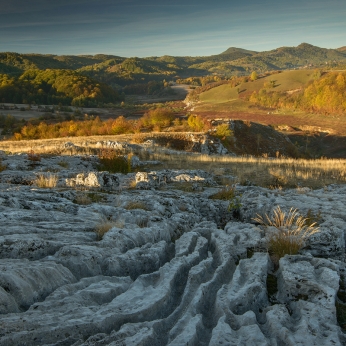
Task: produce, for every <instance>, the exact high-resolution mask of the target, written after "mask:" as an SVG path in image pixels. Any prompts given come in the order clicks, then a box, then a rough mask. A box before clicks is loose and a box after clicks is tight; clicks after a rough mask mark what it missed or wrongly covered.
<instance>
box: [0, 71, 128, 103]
mask: <svg viewBox="0 0 346 346" xmlns="http://www.w3.org/2000/svg"><path fill="white" fill-rule="evenodd" d="M122 100H123V97H122V96H121V95H120V94H119V92H117V91H116V90H114V89H112V88H111V87H110V86H108V85H106V84H104V83H100V82H98V81H96V80H93V79H91V78H90V77H87V76H82V75H80V74H79V73H77V72H75V71H72V70H55V69H47V70H44V71H43V70H37V69H35V70H27V71H25V72H24V73H22V74H21V75H20V76H10V75H7V74H2V75H0V101H1V102H8V103H29V104H33V103H36V104H62V105H72V106H78V107H97V106H102V105H103V104H106V103H116V102H120V101H122Z"/></svg>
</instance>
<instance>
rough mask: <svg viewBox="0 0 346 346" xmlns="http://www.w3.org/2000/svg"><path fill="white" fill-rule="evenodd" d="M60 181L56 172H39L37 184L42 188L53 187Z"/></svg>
mask: <svg viewBox="0 0 346 346" xmlns="http://www.w3.org/2000/svg"><path fill="white" fill-rule="evenodd" d="M57 183H58V176H57V175H55V174H38V175H37V178H36V180H35V185H36V186H37V187H41V188H53V187H56V185H57Z"/></svg>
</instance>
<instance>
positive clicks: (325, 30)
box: [0, 0, 346, 57]
mask: <svg viewBox="0 0 346 346" xmlns="http://www.w3.org/2000/svg"><path fill="white" fill-rule="evenodd" d="M302 42H306V43H310V44H312V45H315V46H319V47H323V48H339V47H342V46H346V1H345V0H323V1H322V0H290V1H287V0H260V1H258V0H247V1H246V0H238V1H234V0H208V1H207V0H161V1H160V0H156V1H154V0H0V51H1V52H5V51H7V52H18V53H42V54H57V55H66V54H68V55H78V54H100V53H102V54H112V55H118V56H124V57H134V56H137V57H148V56H162V55H175V56H187V55H189V56H206V55H212V54H219V53H221V52H223V51H225V50H226V49H227V48H229V47H238V48H244V49H249V50H254V51H266V50H271V49H275V48H278V47H282V46H297V45H299V44H300V43H302Z"/></svg>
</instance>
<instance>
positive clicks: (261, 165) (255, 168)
mask: <svg viewBox="0 0 346 346" xmlns="http://www.w3.org/2000/svg"><path fill="white" fill-rule="evenodd" d="M156 136H161V134H156ZM132 137H133V135H120V136H107V137H98V136H93V137H77V138H59V139H56V140H51V139H47V140H35V141H19V142H18V141H16V142H10V141H7V142H1V145H0V150H4V151H7V152H13V153H16V152H17V153H18V152H22V153H28V152H30V150H33V152H35V154H38V153H46V154H48V153H50V155H58V154H62V152H61V150H57V149H58V148H61V145H62V144H63V143H66V141H71V142H73V143H74V144H75V145H77V146H81V147H82V150H81V151H80V150H73V149H71V150H69V149H68V150H66V151H65V152H64V153H63V154H65V155H88V154H95V153H96V152H97V150H96V151H95V148H96V147H97V145H96V143H97V142H98V141H100V140H113V141H119V142H124V141H126V142H131V140H132ZM135 154H136V155H138V156H139V157H140V158H142V159H143V160H158V161H160V162H161V164H160V165H153V166H147V167H143V168H141V170H149V171H150V170H160V169H202V170H205V171H208V172H211V173H213V174H214V175H215V176H216V179H217V181H218V182H219V184H220V185H231V184H234V183H240V184H249V183H250V182H251V183H252V184H255V185H259V186H264V187H269V188H272V189H277V190H280V189H284V188H297V189H298V190H299V189H300V188H302V187H309V188H313V189H315V188H321V187H323V186H326V185H328V184H345V183H346V160H345V159H329V160H327V159H315V160H304V159H292V158H284V157H279V158H267V157H253V156H238V157H232V156H225V155H223V156H218V155H212V156H208V155H202V154H197V153H187V152H181V153H179V154H172V152H171V151H167V150H163V149H162V148H160V147H150V150H136V152H135ZM3 168H4V169H6V167H3Z"/></svg>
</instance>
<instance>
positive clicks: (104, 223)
mask: <svg viewBox="0 0 346 346" xmlns="http://www.w3.org/2000/svg"><path fill="white" fill-rule="evenodd" d="M115 226H116V224H115V223H114V222H113V221H110V220H107V219H106V218H101V219H100V221H99V222H98V224H97V225H96V227H95V233H96V235H97V239H98V240H102V238H103V236H104V235H105V234H106V233H107V232H108V231H109V230H110V229H111V228H113V227H115Z"/></svg>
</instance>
